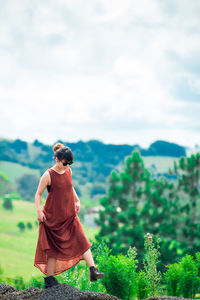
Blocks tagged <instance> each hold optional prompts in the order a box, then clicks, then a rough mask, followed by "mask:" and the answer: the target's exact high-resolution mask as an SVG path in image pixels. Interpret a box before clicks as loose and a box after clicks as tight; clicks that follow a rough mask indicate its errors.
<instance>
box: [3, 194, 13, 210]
mask: <svg viewBox="0 0 200 300" xmlns="http://www.w3.org/2000/svg"><path fill="white" fill-rule="evenodd" d="M3 207H4V208H5V209H7V210H13V204H12V200H11V198H10V195H9V194H8V195H4V196H3Z"/></svg>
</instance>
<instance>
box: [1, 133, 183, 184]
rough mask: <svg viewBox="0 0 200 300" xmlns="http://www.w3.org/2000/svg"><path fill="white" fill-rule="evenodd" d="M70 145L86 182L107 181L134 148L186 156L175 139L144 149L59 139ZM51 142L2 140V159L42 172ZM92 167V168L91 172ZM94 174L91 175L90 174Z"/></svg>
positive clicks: (149, 153) (146, 152)
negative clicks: (48, 143)
mask: <svg viewBox="0 0 200 300" xmlns="http://www.w3.org/2000/svg"><path fill="white" fill-rule="evenodd" d="M58 142H61V143H63V144H64V145H66V146H69V147H70V148H71V149H72V151H73V153H74V160H75V161H76V162H79V163H80V166H81V167H80V168H79V167H78V164H76V165H77V166H76V167H77V168H79V173H80V175H81V177H82V181H83V182H84V178H87V180H89V181H90V182H93V181H94V180H95V181H100V182H104V181H105V177H107V176H108V175H110V172H111V171H112V170H113V168H114V167H115V166H116V165H118V164H120V163H123V162H124V158H125V157H126V156H127V155H130V153H131V152H132V151H136V150H137V151H139V152H140V153H141V155H142V156H152V155H153V156H158V155H159V156H171V157H181V156H185V155H186V152H185V148H184V147H182V146H179V145H177V144H174V143H168V142H165V141H156V142H155V143H152V144H151V145H150V147H149V148H148V149H142V148H141V147H140V146H139V145H137V144H136V145H113V144H104V143H102V142H100V141H98V140H90V141H88V142H83V141H78V142H77V143H69V142H64V141H60V140H59V141H58ZM52 146H53V145H45V144H43V143H41V142H39V141H38V140H35V141H34V143H32V144H30V143H29V144H28V143H27V142H25V141H22V140H20V139H17V140H15V141H10V140H6V139H2V140H0V161H1V160H3V161H10V162H16V163H19V164H21V165H24V166H28V167H30V168H34V169H40V170H41V173H42V172H43V171H44V170H45V169H46V168H48V167H49V164H50V163H52V156H53V152H52ZM91 170H92V172H90V171H91ZM90 174H91V175H90Z"/></svg>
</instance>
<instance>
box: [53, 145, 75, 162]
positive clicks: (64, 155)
mask: <svg viewBox="0 0 200 300" xmlns="http://www.w3.org/2000/svg"><path fill="white" fill-rule="evenodd" d="M53 151H54V157H55V158H56V157H57V158H58V159H59V160H62V159H65V160H66V161H67V162H69V163H70V162H73V159H74V156H73V153H72V150H71V149H70V148H69V147H66V146H64V145H63V144H61V143H57V144H56V145H54V146H53Z"/></svg>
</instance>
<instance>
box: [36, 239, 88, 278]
mask: <svg viewBox="0 0 200 300" xmlns="http://www.w3.org/2000/svg"><path fill="white" fill-rule="evenodd" d="M91 247H92V245H90V246H89V248H88V247H87V249H86V250H84V251H83V252H82V254H79V255H76V256H74V257H70V259H75V258H78V257H79V260H78V261H77V262H75V263H74V264H73V265H72V266H71V267H69V268H66V269H64V270H63V271H58V272H54V275H53V276H55V275H59V274H61V273H63V272H65V271H67V270H69V269H71V268H73V267H74V266H76V265H77V264H78V263H79V262H80V261H81V260H84V258H83V257H81V256H82V255H83V254H84V253H85V252H86V251H87V250H89V249H90V248H91ZM54 258H55V257H54ZM55 259H56V260H61V261H67V260H70V259H67V260H66V259H64V258H55ZM38 264H47V263H46V262H34V266H35V267H36V268H38V269H39V270H40V271H41V272H42V273H43V274H45V275H47V272H44V271H42V269H41V268H40V266H39V265H38Z"/></svg>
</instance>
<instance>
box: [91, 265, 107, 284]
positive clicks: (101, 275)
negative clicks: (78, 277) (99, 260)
mask: <svg viewBox="0 0 200 300" xmlns="http://www.w3.org/2000/svg"><path fill="white" fill-rule="evenodd" d="M104 276H105V275H104V273H102V272H99V270H98V269H97V268H95V267H90V281H96V280H97V279H101V278H104Z"/></svg>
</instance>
